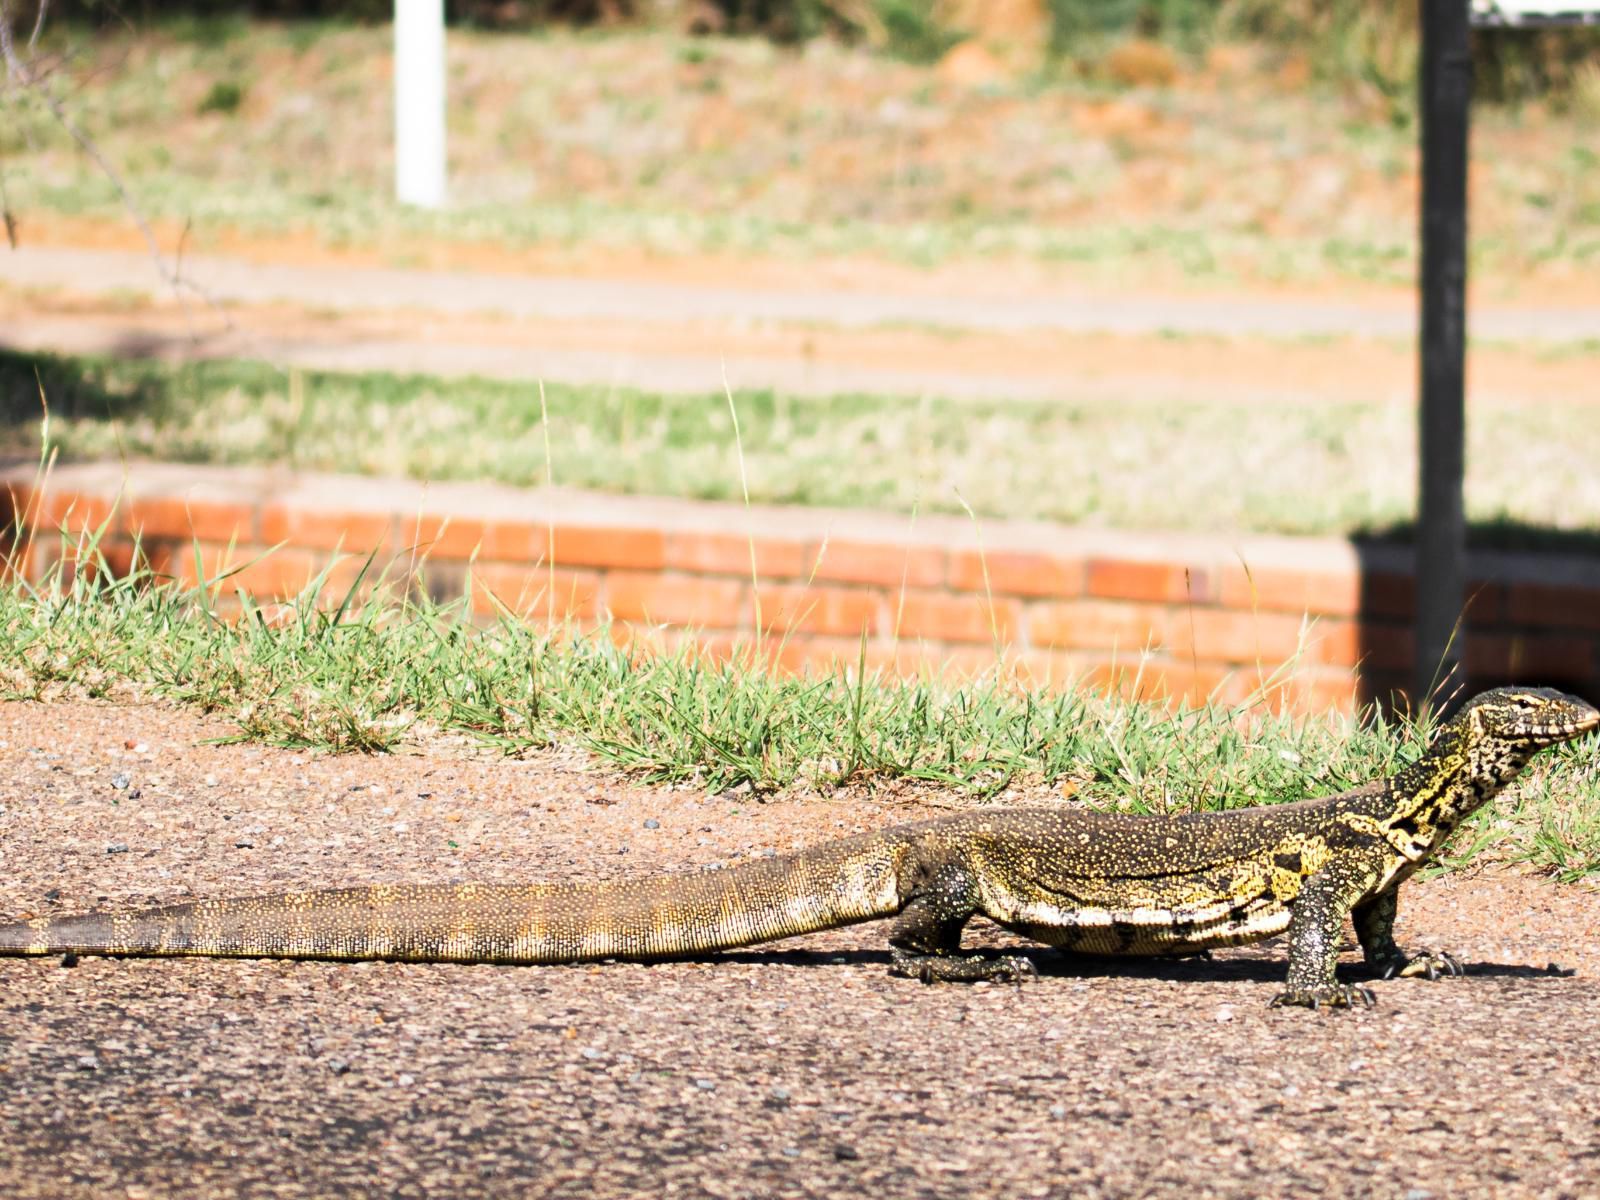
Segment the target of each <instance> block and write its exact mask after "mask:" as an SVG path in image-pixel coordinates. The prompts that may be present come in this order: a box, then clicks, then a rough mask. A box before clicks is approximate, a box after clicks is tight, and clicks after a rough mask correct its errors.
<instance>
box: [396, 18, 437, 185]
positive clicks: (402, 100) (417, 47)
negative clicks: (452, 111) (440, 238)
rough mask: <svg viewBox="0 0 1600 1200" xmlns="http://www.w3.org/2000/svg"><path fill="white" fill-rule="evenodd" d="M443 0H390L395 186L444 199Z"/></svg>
mask: <svg viewBox="0 0 1600 1200" xmlns="http://www.w3.org/2000/svg"><path fill="white" fill-rule="evenodd" d="M444 164H445V158H444V0H394V191H395V196H396V198H398V199H399V201H400V203H402V204H415V205H418V206H419V207H421V208H438V207H439V206H440V205H441V204H443V203H444V179H445V165H444Z"/></svg>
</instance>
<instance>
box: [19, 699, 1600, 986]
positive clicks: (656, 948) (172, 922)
mask: <svg viewBox="0 0 1600 1200" xmlns="http://www.w3.org/2000/svg"><path fill="white" fill-rule="evenodd" d="M1597 724H1600V712H1597V711H1596V710H1595V709H1594V708H1592V707H1591V706H1589V705H1588V704H1586V703H1584V702H1583V701H1582V700H1579V699H1576V698H1575V697H1572V696H1567V695H1563V694H1562V693H1560V692H1555V691H1551V690H1549V689H1519V688H1502V689H1498V690H1496V691H1492V692H1486V693H1484V694H1483V695H1481V696H1479V697H1477V698H1476V699H1475V700H1473V701H1472V702H1471V703H1469V704H1468V705H1467V706H1466V707H1465V708H1464V709H1463V710H1462V711H1461V713H1460V714H1459V715H1457V716H1456V718H1455V719H1454V720H1452V721H1450V722H1449V723H1448V724H1447V725H1445V726H1444V727H1443V728H1442V729H1441V730H1440V732H1439V734H1438V736H1437V737H1436V739H1435V740H1434V742H1433V744H1432V745H1431V746H1430V747H1429V748H1428V750H1427V752H1426V753H1425V754H1424V755H1423V756H1422V757H1421V758H1420V759H1418V760H1417V761H1416V762H1415V763H1413V764H1412V765H1411V766H1409V767H1407V768H1406V769H1405V770H1403V771H1401V772H1400V773H1399V774H1398V775H1395V776H1393V777H1392V778H1389V779H1383V780H1378V781H1375V782H1373V783H1369V784H1366V785H1365V786H1363V787H1359V788H1356V789H1355V790H1353V791H1350V792H1345V793H1343V794H1341V795H1337V796H1328V797H1324V798H1320V799H1314V800H1303V801H1300V802H1299V803H1296V804H1283V805H1272V806H1268V807H1264V808H1250V809H1240V810H1235V811H1233V812H1225V813H1198V814H1191V815H1187V816H1175V817H1130V816H1119V815H1106V814H1099V813H1091V812H1081V811H1069V810H1063V809H997V810H985V811H979V812H973V813H967V814H963V815H960V816H952V817H946V818H941V819H938V820H933V821H925V822H921V823H918V824H914V825H903V826H899V827H897V828H893V829H888V830H884V831H883V832H881V833H873V834H866V835H864V836H861V837H856V838H850V839H847V840H844V841H838V842H833V843H829V844H826V845H822V846H815V847H811V848H809V849H806V850H802V851H800V852H798V853H795V854H791V855H787V856H785V857H782V858H776V859H769V860H766V861H763V862H757V863H749V864H745V865H742V866H739V867H735V868H732V869H729V870H719V871H703V872H700V873H697V874H688V875H668V876H657V877H651V878H644V879H632V880H623V881H620V882H610V883H589V884H585V883H577V884H543V883H536V884H526V885H517V886H500V887H490V886H485V885H478V884H459V885H449V886H409V885H377V886H372V887H358V888H344V889H337V890H331V891H306V892H291V893H286V894H280V895H274V896H263V897H255V898H248V899H233V900H208V901H201V902H199V903H196V904H182V905H175V906H172V907H168V908H157V909H150V910H147V911H143V912H133V913H109V914H108V913H88V914H84V915H81V916H69V917H38V918H34V919H32V920H24V921H20V922H18V923H16V924H12V925H8V926H0V955H65V956H68V957H71V956H75V955H79V954H106V955H203V956H213V957H215V956H235V957H252V958H256V957H265V958H330V959H392V960H400V961H407V962H482V963H563V962H583V961H588V960H596V959H611V958H616V959H635V960H644V961H652V960H658V959H665V958H673V957H678V956H682V955H689V954H701V953H705V952H707V951H712V950H719V949H727V948H731V947H734V946H744V945H750V944H752V943H755V942H765V941H771V940H773V939H776V938H783V937H789V936H792V935H794V934H800V933H809V932H812V931H814V930H819V929H831V928H835V927H838V926H841V925H849V924H853V923H855V922H857V921H867V920H872V919H874V918H879V917H889V916H895V917H897V918H898V920H897V922H896V924H895V927H894V929H893V932H892V933H891V935H890V948H891V951H892V959H893V961H892V966H891V970H892V971H893V972H894V973H895V974H897V975H905V976H910V977H912V978H917V979H922V980H924V981H926V982H930V983H931V982H935V981H950V982H966V981H973V980H986V979H1021V978H1024V977H1026V976H1029V975H1032V974H1033V973H1034V972H1033V966H1032V963H1031V962H1030V961H1029V960H1028V959H1027V958H1024V957H1021V956H1017V955H1012V956H1006V957H1003V958H999V959H991V958H984V957H980V956H972V957H968V956H964V955H963V954H962V953H961V931H962V928H963V927H964V926H965V924H966V922H967V921H968V920H969V919H970V918H971V917H973V916H974V915H977V914H982V915H983V916H986V917H988V918H989V919H990V920H993V921H995V922H997V923H998V924H1000V925H1002V926H1004V927H1005V928H1007V929H1010V930H1013V931H1015V932H1017V933H1021V934H1023V935H1025V936H1027V937H1031V938H1034V939H1036V940H1038V941H1041V942H1044V943H1046V944H1048V945H1052V946H1057V947H1060V948H1062V949H1063V950H1067V951H1080V952H1085V953H1095V954H1193V953H1197V952H1201V951H1204V950H1207V949H1210V948H1212V947H1215V946H1232V945H1238V944H1241V943H1244V942H1252V941H1257V940H1260V939H1262V938H1265V937H1270V936H1272V935H1274V934H1277V933H1282V932H1284V931H1285V930H1287V931H1288V934H1289V976H1288V985H1287V987H1286V988H1285V990H1284V991H1282V992H1280V993H1279V994H1278V995H1277V996H1276V998H1275V999H1274V1000H1273V1004H1274V1005H1275V1006H1277V1005H1303V1006H1307V1007H1311V1008H1318V1007H1324V1006H1326V1007H1330V1008H1339V1007H1350V1006H1352V1005H1354V1004H1356V1003H1364V1004H1371V1003H1372V1002H1373V995H1372V992H1371V990H1370V989H1368V988H1365V987H1359V986H1352V985H1348V984H1342V983H1340V982H1339V981H1338V979H1337V978H1336V976H1335V973H1334V964H1335V962H1336V961H1337V959H1338V954H1339V937H1340V930H1341V928H1342V925H1343V921H1344V918H1345V916H1346V915H1350V916H1352V917H1353V919H1354V922H1355V926H1356V931H1357V934H1358V935H1359V938H1360V942H1361V946H1362V949H1363V951H1364V952H1365V955H1366V959H1367V962H1368V964H1369V965H1370V966H1372V967H1373V968H1374V969H1375V970H1377V971H1378V972H1379V973H1381V974H1383V975H1384V976H1385V977H1392V976H1395V975H1400V976H1425V977H1426V978H1429V979H1433V978H1437V977H1439V976H1440V975H1441V974H1446V975H1455V974H1459V973H1460V968H1459V967H1458V965H1457V964H1456V962H1455V960H1453V959H1451V958H1449V957H1448V956H1445V955H1433V954H1422V955H1417V956H1408V955H1407V954H1405V953H1404V952H1403V951H1402V950H1401V949H1400V948H1399V947H1398V946H1397V945H1396V944H1395V941H1394V920H1395V911H1396V896H1397V892H1398V889H1399V886H1400V884H1401V883H1403V882H1404V881H1405V880H1406V879H1408V878H1409V877H1410V876H1411V875H1412V874H1413V873H1414V872H1415V871H1416V870H1417V868H1418V867H1420V866H1421V865H1422V864H1423V863H1425V862H1427V861H1428V859H1429V858H1431V857H1432V856H1433V855H1434V854H1435V853H1437V851H1438V850H1439V848H1440V847H1441V846H1442V845H1443V844H1444V842H1445V840H1446V839H1447V838H1448V837H1449V836H1450V834H1451V833H1452V832H1453V831H1454V830H1455V828H1456V827H1457V826H1458V825H1459V824H1460V823H1461V821H1462V820H1463V819H1464V818H1466V817H1467V816H1468V815H1470V814H1471V813H1472V812H1473V811H1474V810H1476V809H1477V808H1479V807H1480V806H1481V805H1483V804H1484V803H1485V802H1486V801H1487V800H1489V799H1490V798H1491V797H1492V796H1493V795H1494V794H1495V793H1496V792H1498V791H1499V790H1500V789H1501V788H1502V787H1504V786H1505V785H1506V784H1507V783H1508V782H1510V781H1511V780H1512V779H1513V778H1514V777H1515V776H1516V774H1517V772H1518V771H1520V770H1521V769H1522V767H1523V766H1524V765H1525V764H1526V763H1527V761H1528V759H1529V758H1530V757H1532V755H1533V754H1535V753H1536V752H1537V751H1538V750H1540V749H1541V748H1543V747H1545V746H1549V745H1553V744H1555V743H1557V742H1563V741H1568V740H1571V739H1572V738H1575V737H1578V736H1580V735H1582V734H1584V733H1586V732H1588V731H1589V730H1592V729H1594V728H1595V727H1596V726H1597Z"/></svg>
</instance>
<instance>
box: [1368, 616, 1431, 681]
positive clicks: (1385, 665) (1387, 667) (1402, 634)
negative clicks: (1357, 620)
mask: <svg viewBox="0 0 1600 1200" xmlns="http://www.w3.org/2000/svg"><path fill="white" fill-rule="evenodd" d="M1357 640H1358V642H1359V644H1360V651H1361V656H1360V658H1359V660H1358V663H1359V666H1360V668H1361V670H1362V672H1363V673H1365V672H1368V671H1373V670H1377V671H1409V670H1410V669H1411V667H1412V665H1413V663H1414V661H1415V660H1416V657H1417V637H1416V631H1415V630H1414V629H1412V628H1411V626H1409V625H1387V624H1382V623H1379V622H1375V621H1363V622H1361V624H1360V626H1359V632H1358V635H1357Z"/></svg>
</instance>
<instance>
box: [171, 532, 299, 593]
mask: <svg viewBox="0 0 1600 1200" xmlns="http://www.w3.org/2000/svg"><path fill="white" fill-rule="evenodd" d="M163 550H164V551H165V553H164V554H163V559H164V562H163V564H162V565H163V566H164V568H165V569H166V570H167V571H168V572H169V573H170V574H171V575H172V577H173V578H174V579H176V580H178V581H179V582H180V583H183V584H184V585H186V586H190V587H193V586H195V585H196V584H198V583H199V582H200V573H201V572H204V575H205V582H206V585H207V586H208V587H209V586H217V585H219V581H220V587H221V589H222V591H223V592H224V593H225V594H231V593H232V592H233V591H234V590H235V589H239V588H242V589H244V590H245V591H246V592H248V593H249V594H250V595H252V596H254V597H256V598H257V599H262V600H268V599H289V598H292V597H294V596H298V595H299V594H300V592H301V591H303V590H304V588H305V586H306V584H307V583H308V582H310V580H311V579H312V577H313V576H315V575H316V574H317V572H318V571H320V570H321V569H322V568H323V566H325V565H326V563H327V556H326V555H319V554H313V553H312V552H311V551H309V550H301V549H298V548H296V547H291V546H284V547H279V548H278V549H276V550H272V551H270V552H266V551H263V550H261V549H260V548H259V547H254V546H231V547H230V546H226V545H217V544H215V543H201V544H200V547H199V550H200V561H199V563H198V564H196V562H195V555H194V547H193V546H192V545H184V544H182V543H174V544H172V545H170V546H169V547H164V548H163ZM224 576H226V578H224Z"/></svg>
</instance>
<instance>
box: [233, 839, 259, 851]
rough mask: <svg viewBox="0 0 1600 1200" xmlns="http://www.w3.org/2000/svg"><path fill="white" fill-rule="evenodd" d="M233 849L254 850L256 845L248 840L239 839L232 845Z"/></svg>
mask: <svg viewBox="0 0 1600 1200" xmlns="http://www.w3.org/2000/svg"><path fill="white" fill-rule="evenodd" d="M233 848H234V849H235V850H254V849H255V848H256V844H255V843H254V842H252V841H251V840H250V839H249V838H241V839H239V840H238V841H237V842H235V843H234V844H233Z"/></svg>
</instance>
